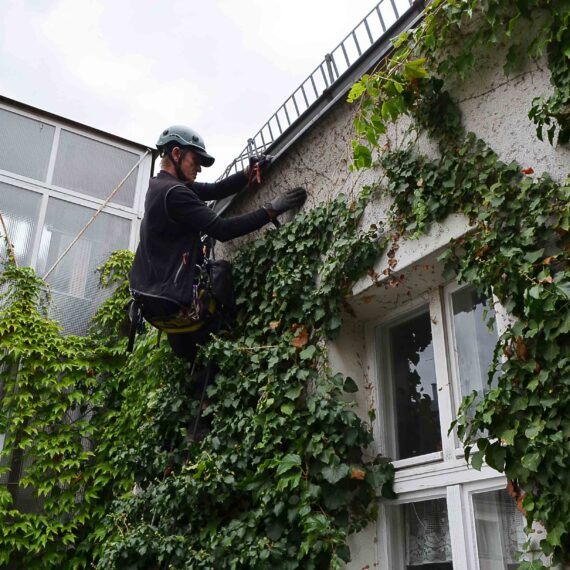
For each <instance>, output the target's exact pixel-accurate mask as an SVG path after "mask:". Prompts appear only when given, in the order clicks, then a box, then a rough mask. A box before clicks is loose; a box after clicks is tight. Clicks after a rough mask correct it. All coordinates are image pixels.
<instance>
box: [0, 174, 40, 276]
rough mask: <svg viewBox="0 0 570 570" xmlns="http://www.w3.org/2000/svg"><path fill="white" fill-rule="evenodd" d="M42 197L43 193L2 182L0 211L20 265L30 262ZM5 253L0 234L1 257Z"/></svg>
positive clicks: (0, 187) (0, 184) (0, 185)
mask: <svg viewBox="0 0 570 570" xmlns="http://www.w3.org/2000/svg"><path fill="white" fill-rule="evenodd" d="M41 198H42V196H41V194H38V193H35V192H31V191H30V190H24V189H22V188H19V187H17V186H12V185H10V184H6V183H4V182H0V212H2V216H3V218H4V222H5V224H6V226H7V230H8V238H9V240H10V243H11V244H12V246H13V247H14V252H15V255H16V261H17V263H18V265H29V264H30V261H31V258H32V251H33V244H34V236H35V235H36V232H37V218H38V212H39V210H40V205H41ZM5 255H6V244H5V242H4V239H3V237H1V236H0V257H5Z"/></svg>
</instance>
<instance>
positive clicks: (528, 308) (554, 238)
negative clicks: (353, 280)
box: [349, 0, 570, 568]
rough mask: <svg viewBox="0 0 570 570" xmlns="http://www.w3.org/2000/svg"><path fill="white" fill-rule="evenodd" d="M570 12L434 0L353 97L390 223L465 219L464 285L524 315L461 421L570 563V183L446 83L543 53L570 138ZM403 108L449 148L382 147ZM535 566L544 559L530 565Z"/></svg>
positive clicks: (452, 264)
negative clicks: (486, 59)
mask: <svg viewBox="0 0 570 570" xmlns="http://www.w3.org/2000/svg"><path fill="white" fill-rule="evenodd" d="M569 18H570V10H569V4H568V2H565V1H561V2H557V1H553V2H542V1H536V2H533V1H531V0H525V1H523V2H521V1H509V2H504V1H501V2H497V1H494V0H487V1H485V2H469V1H467V0H457V1H448V2H444V1H439V2H438V1H437V0H436V1H434V2H432V3H431V4H430V6H429V7H428V9H427V10H426V16H425V19H424V20H423V21H422V23H421V24H420V25H419V26H418V27H417V28H416V29H415V30H411V31H409V32H405V33H404V34H402V35H401V36H400V37H399V38H398V39H397V40H396V41H395V50H394V52H393V55H392V57H391V58H389V59H388V60H387V61H386V62H384V63H383V65H382V67H381V69H379V70H378V71H377V72H376V73H374V74H370V75H367V76H364V77H363V78H362V80H361V81H359V82H358V83H357V84H356V85H355V86H354V87H353V89H352V91H351V94H350V96H349V100H351V101H359V103H360V107H359V111H358V113H357V117H356V120H355V127H356V131H357V134H358V135H359V139H357V140H355V141H354V143H353V147H354V157H355V160H354V167H355V168H368V167H372V166H376V165H379V166H381V167H382V169H383V171H384V173H385V175H386V177H387V179H388V182H387V183H386V184H385V185H384V190H385V192H386V193H387V194H388V195H389V196H390V197H391V198H392V207H391V210H390V216H389V218H390V219H389V226H390V227H391V228H393V229H396V230H397V231H398V235H402V236H404V237H407V238H414V237H418V236H419V235H421V234H423V233H425V232H426V230H427V229H428V228H429V227H430V225H431V224H432V223H433V222H436V221H443V220H444V219H445V217H446V216H447V215H448V214H450V213H453V212H461V213H464V214H465V215H466V216H467V218H468V219H469V222H470V226H471V230H470V231H469V232H467V233H466V234H465V235H464V236H463V237H462V238H460V239H457V240H453V241H452V242H451V244H450V246H449V248H448V249H447V250H446V251H445V252H444V253H443V254H442V256H441V259H443V260H444V261H446V263H447V266H448V270H449V271H450V272H451V273H452V274H454V275H455V276H456V279H457V280H458V281H459V282H468V283H471V284H472V285H473V286H474V287H475V288H476V289H477V290H478V291H479V292H480V293H482V294H484V295H486V296H487V297H491V296H492V295H495V296H496V298H497V299H498V300H499V302H500V303H501V304H502V305H503V306H504V307H505V308H506V310H507V311H508V312H509V313H510V314H511V315H512V317H513V318H514V324H512V325H511V326H509V328H508V330H507V331H506V332H505V333H504V334H503V335H502V336H501V338H500V339H499V342H498V344H497V347H496V349H495V355H494V361H493V364H492V366H491V369H490V371H489V386H488V390H487V392H486V393H485V394H484V395H483V397H481V396H482V395H477V394H476V393H473V394H471V395H469V396H467V397H466V398H465V399H464V401H463V403H462V406H461V409H460V410H459V412H458V415H457V419H456V421H455V422H454V426H452V427H457V430H458V435H459V437H460V438H462V440H463V442H464V444H465V456H466V459H468V460H470V462H471V464H472V465H473V466H474V467H475V468H477V469H480V468H481V466H482V464H483V462H484V461H485V462H486V463H487V464H488V465H490V466H491V467H493V468H494V469H496V470H498V471H500V472H503V473H505V475H506V476H507V478H508V480H509V492H510V493H511V495H512V496H513V497H514V498H516V499H517V501H518V504H519V508H520V509H521V510H522V511H523V512H524V513H525V515H526V518H527V523H528V525H529V528H530V527H531V525H532V523H533V522H535V521H536V522H540V523H542V524H544V526H545V527H546V530H547V532H548V533H547V536H546V538H545V539H544V540H542V542H541V547H542V549H543V551H544V553H545V554H546V555H549V556H551V561H552V562H553V563H558V562H564V563H568V562H569V561H570V506H569V504H568V500H567V497H568V496H569V495H570V481H569V480H568V478H567V477H566V472H567V470H568V468H569V466H570V421H569V420H568V409H569V405H570V384H569V382H568V379H569V378H570V268H569V264H568V253H569V252H570V233H569V231H570V213H569V209H568V198H569V196H570V180H566V181H565V182H563V183H562V184H560V183H559V182H557V181H554V180H552V179H551V178H550V177H549V176H548V175H547V174H544V175H542V176H540V177H536V176H533V174H534V169H533V168H532V167H528V166H527V167H526V168H525V167H523V166H521V165H520V164H517V163H516V162H513V163H510V164H505V163H503V162H502V161H501V160H500V159H499V157H498V156H497V154H496V153H495V152H494V151H493V150H492V149H491V148H489V146H488V145H487V144H486V143H485V142H484V141H483V140H481V139H478V138H477V137H476V136H475V135H474V134H472V133H466V132H465V130H464V128H463V125H462V119H461V113H460V110H459V108H458V106H457V104H456V103H455V102H454V101H453V99H452V97H451V96H450V94H449V92H448V91H446V86H447V85H450V84H452V83H453V82H457V81H458V80H459V81H461V80H462V79H463V78H464V77H465V76H466V75H467V74H468V73H469V72H470V71H471V70H472V69H473V68H474V67H475V62H476V59H477V55H478V54H479V53H481V52H483V51H485V50H488V49H489V47H490V45H493V44H498V43H502V44H504V45H505V50H506V54H507V55H506V63H505V71H506V72H507V73H508V72H511V71H512V70H513V68H514V67H516V65H517V64H518V62H519V61H520V58H522V57H523V56H526V55H530V56H532V57H537V56H540V55H543V54H545V55H546V58H547V62H548V65H549V68H550V71H551V77H552V85H553V88H554V92H553V94H552V95H551V96H550V97H549V98H544V97H537V98H535V99H534V101H533V104H532V108H531V110H530V111H529V117H530V118H531V119H533V120H534V122H535V124H536V126H537V135H538V136H539V138H542V136H543V131H544V130H545V129H546V134H547V136H548V139H549V141H550V142H551V143H553V142H555V139H556V138H557V141H558V144H563V143H566V142H567V141H568V140H569V136H570V115H569V111H570V65H569V56H570V36H569V29H568V24H569ZM522 26H524V28H522ZM521 29H525V30H527V32H526V33H525V34H524V35H523V34H521V33H520V31H521ZM523 40H524V41H523ZM403 115H409V116H410V117H411V118H412V119H413V125H412V127H411V128H412V129H414V130H416V131H418V132H425V133H426V134H427V135H429V136H430V137H432V139H434V140H435V141H437V142H438V145H439V150H440V156H439V158H437V159H433V158H430V157H427V156H423V155H421V154H420V153H419V152H418V150H417V147H416V142H415V141H414V140H413V139H412V142H407V143H405V144H404V145H403V146H402V147H401V148H394V149H392V148H390V147H389V145H386V144H383V143H384V140H385V139H384V138H383V135H384V134H385V133H386V132H387V125H388V123H390V122H395V121H396V120H397V119H398V118H399V117H401V116H403ZM409 140H410V139H409V138H408V141H409ZM493 378H496V381H495V382H496V383H492V380H493ZM482 434H485V436H483V435H482ZM531 567H532V568H538V567H542V563H538V562H533V563H522V564H521V566H520V568H531Z"/></svg>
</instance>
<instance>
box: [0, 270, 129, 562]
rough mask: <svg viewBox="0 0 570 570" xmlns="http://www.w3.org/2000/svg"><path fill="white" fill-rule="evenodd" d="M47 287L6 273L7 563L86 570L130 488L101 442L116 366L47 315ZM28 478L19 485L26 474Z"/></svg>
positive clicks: (0, 284)
mask: <svg viewBox="0 0 570 570" xmlns="http://www.w3.org/2000/svg"><path fill="white" fill-rule="evenodd" d="M43 287H44V284H43V282H42V281H41V280H40V279H39V278H38V277H37V276H36V275H35V274H34V272H33V271H32V270H31V269H29V268H26V267H24V268H18V267H16V265H15V263H14V261H13V260H12V261H8V262H6V263H5V265H4V271H3V273H2V274H1V275H0V288H2V291H3V295H2V300H1V309H0V381H1V385H2V402H1V408H0V431H1V432H2V433H4V434H6V439H5V441H4V446H3V450H2V452H1V453H0V476H1V477H2V480H3V481H2V482H3V483H4V484H3V485H0V528H1V529H2V530H1V532H0V564H2V565H5V564H8V563H11V564H13V565H16V566H18V567H22V568H42V569H43V568H46V567H63V566H65V567H67V568H85V567H86V566H87V565H88V562H89V561H90V560H92V559H93V541H94V536H93V532H94V529H95V528H96V526H97V524H99V523H100V522H101V520H102V517H103V516H104V512H105V508H104V505H105V502H106V501H108V499H109V497H110V496H111V495H112V494H113V493H114V492H117V491H118V490H120V489H121V488H122V487H123V486H124V485H123V483H124V482H123V481H122V479H121V477H117V475H116V473H115V472H114V470H113V469H112V466H111V465H110V464H109V463H108V462H107V461H106V459H105V451H104V449H103V448H102V447H101V446H98V444H99V443H100V442H99V441H98V439H99V437H100V433H101V428H102V427H103V426H104V424H105V422H106V419H107V413H106V405H107V399H108V393H109V390H108V389H107V388H106V387H105V388H103V382H104V380H105V378H106V376H107V375H108V374H110V373H111V372H112V370H113V368H114V366H115V365H116V360H115V359H114V358H113V356H112V355H110V354H107V353H106V351H104V350H101V347H100V346H98V345H97V344H96V343H94V342H93V341H92V340H91V339H89V338H78V337H74V336H63V335H62V334H61V331H60V329H59V327H58V326H57V325H56V324H55V323H54V322H52V321H50V320H49V319H48V318H47V317H46V316H45V307H44V306H43V304H42V303H41V297H42V296H43ZM19 475H21V478H20V477H19Z"/></svg>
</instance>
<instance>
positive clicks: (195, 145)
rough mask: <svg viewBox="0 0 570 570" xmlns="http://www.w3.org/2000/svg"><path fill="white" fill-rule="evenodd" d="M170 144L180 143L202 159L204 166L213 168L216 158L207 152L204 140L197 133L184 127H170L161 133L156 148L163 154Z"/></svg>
mask: <svg viewBox="0 0 570 570" xmlns="http://www.w3.org/2000/svg"><path fill="white" fill-rule="evenodd" d="M170 142H172V143H178V144H179V145H180V146H181V147H183V148H189V149H191V150H193V151H194V152H195V153H196V154H197V155H199V156H200V157H201V160H200V163H201V165H202V166H212V164H214V160H215V159H214V157H213V156H210V155H209V154H208V153H207V152H206V145H205V144H204V139H203V138H202V137H201V136H200V135H199V134H198V133H197V132H196V131H194V130H192V129H190V128H188V127H185V126H184V125H173V126H172V127H168V128H167V129H164V131H162V133H160V136H159V137H158V141H157V143H156V148H157V149H158V150H159V151H160V152H163V151H164V147H165V146H166V145H167V144H168V143H170Z"/></svg>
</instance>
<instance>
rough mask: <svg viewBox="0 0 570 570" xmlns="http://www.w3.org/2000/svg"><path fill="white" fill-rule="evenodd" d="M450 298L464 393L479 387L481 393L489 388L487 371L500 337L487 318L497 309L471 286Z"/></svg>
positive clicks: (494, 325) (460, 381) (458, 365)
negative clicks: (487, 321) (489, 326)
mask: <svg viewBox="0 0 570 570" xmlns="http://www.w3.org/2000/svg"><path fill="white" fill-rule="evenodd" d="M451 298H452V305H453V329H454V344H455V354H456V362H457V368H458V372H459V383H460V387H461V395H462V396H468V395H469V394H470V393H471V392H473V390H476V391H477V392H478V393H479V394H480V396H482V395H483V394H485V393H486V392H488V391H489V383H488V379H487V375H488V371H489V367H490V365H491V362H492V360H493V351H494V349H495V345H496V343H497V338H498V335H497V329H496V324H495V323H493V328H492V329H491V330H489V328H488V327H487V324H486V322H485V321H486V320H488V319H489V318H493V319H494V317H495V312H494V310H493V308H492V307H491V306H489V305H490V304H489V303H488V300H487V299H485V298H484V297H482V296H481V295H479V294H478V293H477V292H476V291H475V289H473V288H472V287H465V288H463V289H460V290H459V291H456V292H455V293H453V294H452V296H451Z"/></svg>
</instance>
